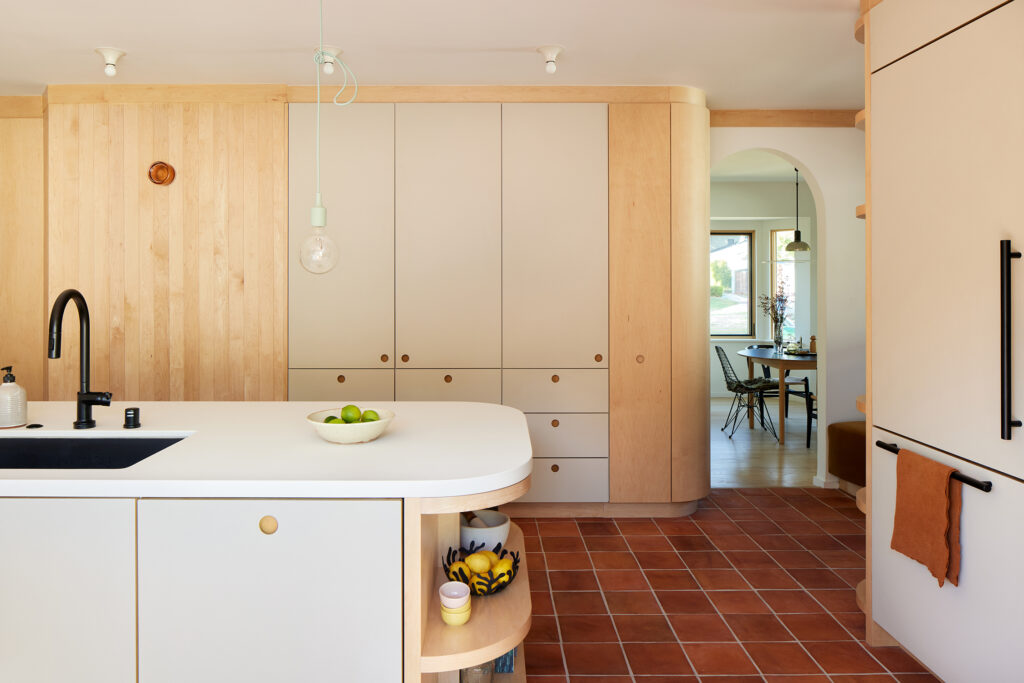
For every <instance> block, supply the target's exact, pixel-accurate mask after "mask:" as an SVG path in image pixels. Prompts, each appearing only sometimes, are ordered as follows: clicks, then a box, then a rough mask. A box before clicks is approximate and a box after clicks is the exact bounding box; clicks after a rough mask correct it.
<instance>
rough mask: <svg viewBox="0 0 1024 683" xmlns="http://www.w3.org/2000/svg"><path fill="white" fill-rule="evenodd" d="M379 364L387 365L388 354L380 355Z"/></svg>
mask: <svg viewBox="0 0 1024 683" xmlns="http://www.w3.org/2000/svg"><path fill="white" fill-rule="evenodd" d="M380 362H381V363H387V362H388V354H386V353H382V354H380Z"/></svg>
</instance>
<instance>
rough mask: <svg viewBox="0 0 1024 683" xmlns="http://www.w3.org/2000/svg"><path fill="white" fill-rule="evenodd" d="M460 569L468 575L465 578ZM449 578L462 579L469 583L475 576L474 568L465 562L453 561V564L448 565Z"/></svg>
mask: <svg viewBox="0 0 1024 683" xmlns="http://www.w3.org/2000/svg"><path fill="white" fill-rule="evenodd" d="M460 571H461V572H462V573H463V574H465V575H466V578H465V579H463V578H462V576H460V575H459V572H460ZM448 578H449V579H451V580H452V581H462V582H464V583H469V582H470V580H472V578H473V572H472V570H470V568H469V565H468V564H466V563H465V562H452V564H451V566H450V567H448Z"/></svg>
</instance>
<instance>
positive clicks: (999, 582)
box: [534, 428, 1024, 683]
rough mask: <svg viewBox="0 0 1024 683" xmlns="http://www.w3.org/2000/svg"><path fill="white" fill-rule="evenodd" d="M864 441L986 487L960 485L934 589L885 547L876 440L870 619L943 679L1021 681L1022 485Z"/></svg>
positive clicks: (890, 437)
mask: <svg viewBox="0 0 1024 683" xmlns="http://www.w3.org/2000/svg"><path fill="white" fill-rule="evenodd" d="M871 439H872V441H871V442H872V444H873V443H874V442H875V441H877V440H882V441H884V442H886V443H896V444H898V445H899V446H900V447H901V448H909V449H910V450H913V451H916V452H917V453H919V454H921V455H923V456H925V457H928V458H931V459H933V460H936V461H938V462H941V463H943V464H945V465H950V466H952V467H956V468H957V469H958V470H960V471H961V472H963V473H964V474H966V475H968V476H971V477H974V478H975V479H980V480H983V481H984V480H988V481H991V482H992V491H991V492H990V493H983V492H982V491H979V490H977V489H974V488H971V487H969V486H966V485H965V486H964V487H963V511H962V513H961V515H960V540H961V547H962V549H963V554H962V556H961V565H960V585H959V586H954V585H952V584H951V583H949V582H948V581H947V582H946V584H945V585H944V586H943V587H942V588H940V587H939V584H938V582H937V581H936V580H935V579H934V578H932V575H931V574H930V573H929V572H928V570H927V569H926V568H925V567H924V565H922V564H919V563H918V562H915V561H914V560H912V559H910V558H909V557H906V556H905V555H902V554H900V553H897V552H896V551H895V550H892V549H891V548H890V547H889V544H890V541H891V540H892V526H893V511H894V510H895V506H896V456H895V455H893V454H892V453H890V452H888V451H885V450H883V449H881V448H878V447H877V446H875V447H874V450H873V451H872V456H871V457H872V460H871V473H872V486H871V496H872V498H871V520H872V521H871V525H872V526H871V529H872V537H871V543H872V546H871V562H872V573H871V576H872V615H873V617H874V619H875V621H877V622H878V624H879V625H880V626H881V627H882V628H884V629H885V630H886V631H888V632H889V633H891V634H892V636H893V637H894V638H896V640H898V641H899V642H900V644H901V645H903V647H905V648H906V649H907V651H908V652H910V654H912V655H914V656H915V657H917V658H918V659H920V660H921V661H922V662H923V663H924V664H925V666H927V667H928V668H930V669H931V670H932V671H933V672H934V673H935V675H937V676H939V677H940V678H941V679H942V680H944V681H949V682H950V683H954V682H957V683H959V682H960V681H964V682H973V681H978V682H979V683H980V682H981V681H984V682H985V683H1011V682H1015V681H1019V680H1021V671H1020V655H1019V652H1020V635H1021V633H1024V591H1022V590H1021V589H1020V573H1021V564H1022V562H1024V544H1022V543H1021V540H1020V536H1019V533H1018V530H1017V527H1018V525H1019V520H1020V519H1022V518H1024V484H1021V483H1020V482H1018V481H1014V480H1013V479H1009V478H1007V477H1003V476H1000V475H999V474H996V473H994V472H990V471H988V470H984V469H982V468H980V467H976V466H974V465H971V464H969V463H965V462H963V461H962V460H957V459H956V458H953V457H950V456H948V455H946V454H944V453H940V452H938V451H935V450H933V449H930V448H926V447H924V446H919V445H916V444H914V443H912V442H909V441H907V440H906V439H905V438H903V437H901V436H896V435H894V434H888V433H886V432H883V431H882V430H879V429H877V428H876V429H874V430H873V434H872V437H871ZM534 479H536V475H534Z"/></svg>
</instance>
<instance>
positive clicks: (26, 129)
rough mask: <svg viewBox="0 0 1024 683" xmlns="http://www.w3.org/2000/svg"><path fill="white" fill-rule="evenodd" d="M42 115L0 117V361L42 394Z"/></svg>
mask: <svg viewBox="0 0 1024 683" xmlns="http://www.w3.org/2000/svg"><path fill="white" fill-rule="evenodd" d="M44 166H45V163H44V146H43V120H42V119H39V118H18V119H13V118H11V119H0V313H2V315H3V324H2V326H0V365H13V366H14V370H15V374H16V375H17V378H18V384H21V385H22V386H24V387H25V390H26V391H27V392H28V398H29V400H30V401H38V400H44V399H45V398H46V371H47V367H46V333H45V330H46V317H45V314H44V312H43V300H44V297H45V296H46V282H45V275H44V273H45V271H44V254H45V251H44V249H45V247H44V241H45V223H44V208H43V207H44V203H45V202H44V193H45V186H44V178H43V170H44Z"/></svg>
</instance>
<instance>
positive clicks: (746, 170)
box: [711, 149, 796, 183]
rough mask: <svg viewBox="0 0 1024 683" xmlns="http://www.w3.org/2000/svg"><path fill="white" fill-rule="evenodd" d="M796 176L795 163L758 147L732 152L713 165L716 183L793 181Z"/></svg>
mask: <svg viewBox="0 0 1024 683" xmlns="http://www.w3.org/2000/svg"><path fill="white" fill-rule="evenodd" d="M795 178H796V175H795V173H794V172H793V164H791V163H789V162H788V161H786V160H785V159H783V158H782V157H780V156H778V155H777V154H772V153H771V152H763V151H761V150H757V149H748V150H745V151H743V152H736V153H735V154H730V155H729V156H727V157H726V158H724V159H722V160H721V161H719V162H718V163H716V164H715V165H714V166H712V167H711V182H715V183H772V182H774V183H777V182H787V183H791V182H793V180H794V179H795Z"/></svg>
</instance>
